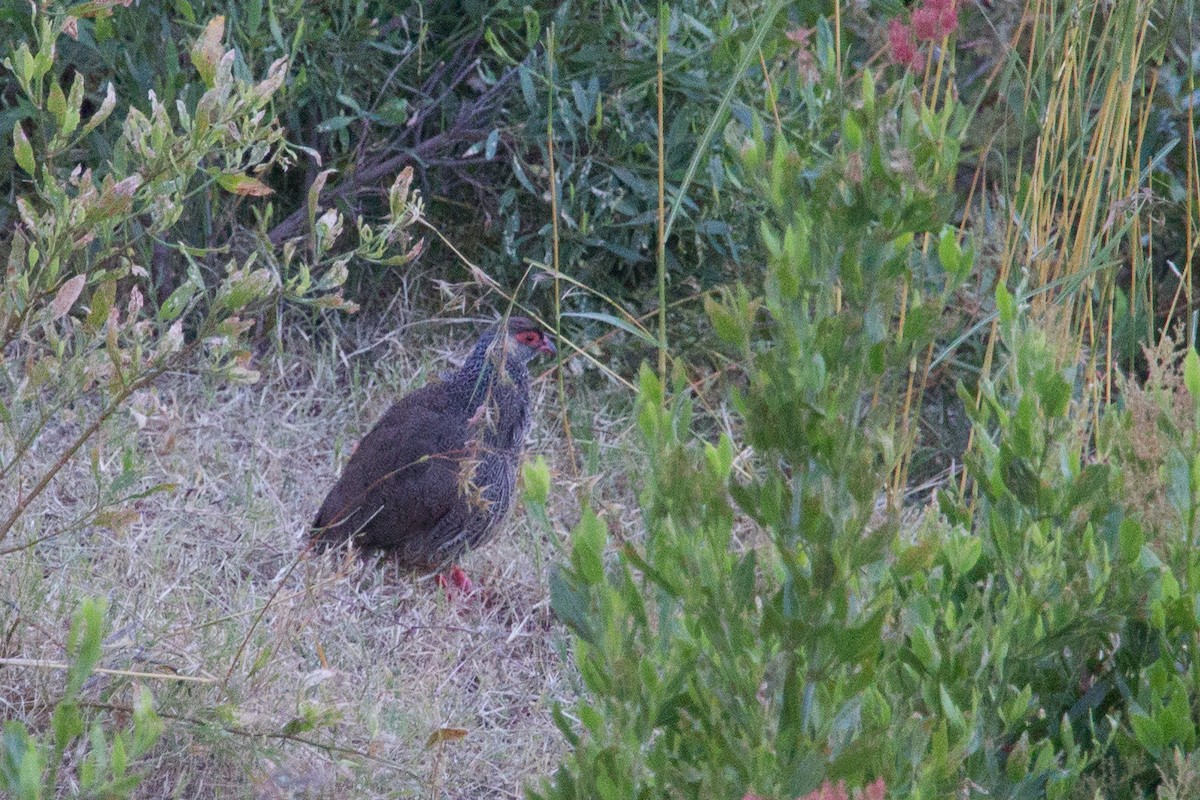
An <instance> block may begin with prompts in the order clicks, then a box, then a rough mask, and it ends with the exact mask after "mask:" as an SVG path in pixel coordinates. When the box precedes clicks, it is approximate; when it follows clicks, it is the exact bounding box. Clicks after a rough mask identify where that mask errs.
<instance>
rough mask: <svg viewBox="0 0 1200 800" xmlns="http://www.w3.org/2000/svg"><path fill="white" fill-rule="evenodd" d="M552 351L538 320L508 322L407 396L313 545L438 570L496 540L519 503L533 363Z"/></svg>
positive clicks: (342, 482)
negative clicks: (347, 547) (355, 548)
mask: <svg viewBox="0 0 1200 800" xmlns="http://www.w3.org/2000/svg"><path fill="white" fill-rule="evenodd" d="M502 331H503V335H501V332H502ZM554 352H555V349H554V343H553V340H552V338H551V337H550V336H549V335H547V334H546V333H545V332H544V331H542V330H541V329H540V328H539V327H538V326H537V325H535V324H534V323H533V322H532V321H531V320H529V319H526V318H525V317H511V318H510V319H509V320H508V322H507V326H505V325H504V323H503V322H501V323H500V324H499V325H496V326H493V327H492V328H490V329H489V330H488V331H486V332H485V333H484V334H483V335H482V336H481V337H480V338H479V341H478V342H477V343H476V345H475V348H474V349H473V350H472V351H471V354H470V356H469V357H468V358H467V360H466V362H465V363H464V364H463V365H462V367H460V368H459V369H458V370H457V371H455V372H453V373H451V374H449V375H447V376H445V378H444V379H443V380H441V381H437V382H434V383H431V384H428V385H426V386H423V387H421V388H420V389H417V390H416V391H414V392H412V393H410V394H408V395H405V396H404V397H403V398H401V399H400V401H399V402H398V403H396V404H395V405H394V406H392V407H391V408H390V409H388V411H387V413H386V414H384V415H383V418H382V419H380V420H379V422H378V423H377V424H376V425H375V427H374V428H372V429H371V432H370V433H368V434H367V435H366V436H365V437H363V440H362V441H361V442H360V443H359V445H358V448H357V449H356V450H355V451H354V455H352V456H351V457H350V461H349V462H347V463H346V466H345V468H344V469H343V470H342V476H341V478H339V479H338V482H337V483H336V484H335V485H334V487H333V488H332V489H331V490H330V491H329V495H328V496H327V497H326V498H325V502H324V503H322V504H321V510H320V511H319V512H317V518H316V521H315V522H314V523H313V536H314V538H315V539H316V544H317V545H318V546H319V547H324V546H328V545H332V544H338V543H341V542H345V541H346V540H347V539H349V538H351V537H352V538H353V539H354V541H355V543H356V544H357V545H359V546H360V547H364V548H373V549H382V550H387V551H390V552H391V553H393V554H394V556H395V558H396V560H397V561H398V562H399V563H401V564H402V565H404V566H408V567H412V568H414V569H439V568H441V567H444V566H446V565H447V564H450V563H452V562H454V561H455V560H457V559H458V558H459V557H460V556H461V555H462V554H463V553H464V552H465V551H466V550H468V549H474V548H477V547H479V546H481V545H483V544H485V543H486V542H487V541H488V540H490V539H491V538H492V536H494V535H495V533H496V530H497V528H498V527H499V523H500V522H501V520H502V519H503V518H504V515H505V514H506V513H507V512H508V509H509V507H510V506H511V505H512V495H513V487H514V485H515V483H516V476H517V467H518V464H519V461H520V456H521V450H522V448H523V447H524V444H525V435H526V433H527V432H528V430H529V371H528V368H527V366H526V365H527V364H528V363H529V361H530V359H532V358H533V357H534V356H536V355H537V354H538V353H548V354H553V353H554ZM501 365H503V366H501Z"/></svg>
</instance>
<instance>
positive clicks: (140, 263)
mask: <svg viewBox="0 0 1200 800" xmlns="http://www.w3.org/2000/svg"><path fill="white" fill-rule="evenodd" d="M35 23H36V28H37V31H38V35H37V39H36V41H35V42H34V45H33V46H32V47H30V45H29V44H28V43H24V42H23V43H20V44H19V45H17V46H15V47H14V48H13V50H12V52H11V53H10V54H9V57H8V58H6V60H5V64H6V66H7V67H8V68H9V69H10V70H11V71H12V72H13V73H14V75H15V77H16V80H17V81H18V83H19V84H20V85H21V87H22V90H23V91H24V92H25V95H26V99H27V102H28V103H29V105H30V106H31V107H33V108H34V109H36V110H37V115H36V117H35V118H34V120H33V124H29V123H28V122H21V123H19V124H17V125H16V126H14V128H13V146H12V153H13V157H14V161H15V162H16V164H17V165H18V166H19V167H20V168H21V170H22V171H23V173H24V175H25V176H26V177H25V180H27V181H28V183H27V184H24V188H25V189H26V190H27V191H25V192H23V193H22V194H21V195H19V196H18V198H17V201H16V206H17V209H18V211H19V221H18V223H17V224H16V225H15V226H13V228H12V230H11V233H10V234H9V237H8V240H7V241H6V242H5V243H4V244H5V247H6V250H7V259H6V260H7V264H8V269H7V271H6V273H5V277H4V284H3V292H2V294H0V349H3V351H4V353H5V356H6V357H5V360H4V366H3V367H2V368H0V386H2V387H3V389H2V391H0V398H2V399H0V456H2V460H0V477H3V478H5V479H6V480H8V481H11V483H9V484H8V487H9V488H10V491H8V492H6V497H7V499H8V502H7V503H6V504H5V507H4V513H3V515H2V516H0V541H2V540H3V539H5V538H6V537H8V536H9V535H10V534H11V533H12V532H13V531H14V529H15V526H16V525H17V523H18V522H19V521H20V520H22V519H23V518H25V517H26V512H27V511H28V510H29V509H30V508H31V507H32V506H33V504H34V503H35V502H36V501H37V500H38V498H39V496H40V495H41V494H42V493H43V492H44V491H45V490H46V488H47V487H48V486H49V485H50V484H51V482H52V481H53V480H54V478H55V476H56V475H57V474H58V473H59V472H60V471H61V470H62V469H63V468H64V467H65V466H66V465H67V464H68V463H69V462H70V461H71V460H72V459H74V458H75V457H77V456H78V455H80V454H81V452H83V451H84V449H85V447H86V446H87V445H88V444H89V442H90V441H91V440H92V438H93V437H95V436H96V435H97V434H98V433H99V432H100V431H101V430H102V429H103V428H104V427H105V425H106V423H107V422H108V421H109V420H111V419H112V418H113V416H114V415H115V414H117V413H118V412H119V411H121V410H122V409H123V408H124V407H126V406H127V405H128V403H129V401H130V399H131V398H132V397H133V396H134V395H135V394H136V393H137V392H139V391H141V390H143V389H145V388H146V387H148V386H150V385H152V384H153V383H154V382H155V381H156V380H157V379H159V378H160V377H161V376H162V375H163V374H164V373H166V372H167V371H169V370H173V369H179V368H182V367H190V366H192V365H194V364H197V363H207V364H208V365H209V366H210V367H211V368H212V369H213V370H215V374H217V375H220V376H222V377H224V378H226V379H229V380H234V381H247V380H253V379H254V378H255V373H254V372H253V370H252V369H251V368H250V366H249V353H248V351H247V350H246V349H245V346H244V344H243V338H244V336H245V334H246V332H247V330H248V329H249V328H250V326H251V323H252V320H251V319H247V317H246V315H247V314H248V313H252V312H253V311H254V310H255V309H259V308H262V307H263V305H264V304H265V303H266V302H268V301H272V300H277V299H279V298H284V299H288V300H291V301H297V302H306V303H313V304H317V305H321V306H325V307H343V306H345V305H346V304H345V303H344V302H343V301H342V300H341V296H340V293H339V291H338V287H339V286H340V285H341V283H342V282H343V281H344V280H345V278H346V274H347V270H348V268H347V264H348V262H349V260H350V258H351V257H352V256H357V257H359V258H365V259H370V260H376V261H390V262H391V263H402V262H403V260H404V259H405V258H406V257H407V256H406V255H405V254H404V251H405V248H406V246H407V244H408V238H407V234H406V233H405V232H404V229H405V228H406V227H407V226H408V225H410V224H411V223H412V221H413V213H414V209H415V208H416V207H415V206H410V204H409V200H408V181H409V180H410V179H411V174H406V175H403V176H401V177H400V178H398V179H397V181H396V183H395V185H394V186H393V189H392V192H391V195H390V203H391V211H392V212H393V214H392V217H391V219H390V220H389V221H387V223H386V224H385V225H383V226H381V227H378V228H372V227H371V226H369V225H366V224H361V223H360V224H359V226H358V234H359V235H358V244H357V248H356V249H355V250H354V251H352V252H338V251H337V250H336V249H335V243H336V241H337V239H338V238H339V236H340V234H341V233H342V229H343V221H342V219H341V216H340V215H339V214H338V213H337V212H336V211H333V210H330V211H327V212H325V213H323V214H321V215H320V217H319V218H318V217H317V211H318V208H317V206H316V204H315V202H314V203H312V204H311V205H310V206H309V216H310V221H311V225H312V228H311V231H312V233H311V236H310V237H309V238H308V240H307V241H305V240H304V239H297V240H293V241H289V242H288V243H286V244H285V245H284V247H283V248H282V252H281V253H279V254H277V255H276V254H274V253H272V252H268V251H265V250H261V249H260V250H255V251H253V252H250V253H248V254H246V253H243V254H242V255H241V256H240V257H239V256H235V257H233V258H230V259H228V260H227V261H226V262H225V263H224V265H223V266H218V264H217V257H218V256H219V255H220V252H219V251H217V250H206V249H200V248H191V247H187V246H185V245H182V244H177V245H174V246H175V247H176V248H177V249H178V251H179V252H180V254H181V256H182V257H183V258H185V259H186V261H187V263H188V269H187V273H186V277H185V279H184V280H183V281H182V282H181V283H180V284H179V285H178V286H176V287H175V288H174V290H173V291H171V292H170V294H169V295H167V296H165V297H161V298H160V297H159V296H158V294H157V292H156V291H155V286H154V285H153V278H152V276H151V274H150V271H149V269H148V266H149V262H150V258H151V249H150V248H149V247H148V246H147V242H148V241H153V240H155V239H157V238H158V237H160V236H164V235H165V234H166V231H168V230H169V229H170V228H171V226H172V225H173V224H174V223H175V222H176V221H177V220H178V219H179V217H180V215H181V214H182V213H183V211H184V207H185V205H186V203H187V202H188V198H189V197H191V196H193V195H195V194H196V193H198V192H229V193H232V194H233V195H236V196H239V197H255V196H259V195H263V194H266V193H269V190H268V189H267V188H266V186H265V185H264V184H263V183H262V182H261V181H260V180H259V178H258V177H256V176H257V175H261V174H262V173H263V172H265V171H266V170H269V169H271V168H272V167H274V166H277V165H286V164H287V163H289V161H290V159H291V158H292V157H293V150H292V148H291V147H290V146H289V145H288V144H287V142H286V141H285V139H284V138H283V133H282V130H281V128H280V127H279V126H278V124H276V123H275V122H274V121H272V120H271V118H270V117H268V116H267V115H266V114H265V108H266V106H267V104H268V103H269V101H270V99H271V96H272V94H273V93H274V92H275V91H276V90H277V89H278V88H279V86H280V85H281V83H282V81H283V77H284V74H285V65H284V64H283V62H278V63H276V64H275V65H274V66H273V67H272V69H271V70H270V72H269V74H268V76H267V78H266V79H264V80H263V81H260V82H258V83H252V82H250V81H244V80H241V79H238V78H235V77H233V74H232V67H233V63H234V53H233V51H225V50H224V49H223V48H222V47H221V44H220V42H221V37H222V26H223V22H222V20H221V19H220V18H216V19H214V20H213V21H212V22H210V23H209V25H208V26H207V27H206V29H205V31H204V33H203V34H202V36H201V38H200V39H199V40H197V42H196V44H195V46H194V47H193V48H192V51H191V58H192V61H193V63H194V64H195V65H196V68H197V71H198V73H199V75H200V77H201V80H202V81H203V83H204V85H205V86H206V87H208V88H207V90H206V91H205V93H204V94H203V95H201V96H200V97H198V98H197V100H196V103H195V104H194V105H193V106H191V107H189V106H187V105H186V104H182V103H181V104H179V105H178V106H177V107H176V109H175V112H174V115H172V113H171V112H169V111H168V109H167V108H166V107H165V106H164V105H163V104H162V103H161V102H159V101H158V100H157V99H156V98H155V97H154V96H153V94H152V95H151V97H150V113H149V114H148V115H147V114H144V113H142V112H141V111H139V110H138V109H136V108H130V109H129V111H128V113H127V115H126V116H125V119H124V123H123V125H122V128H121V130H122V133H121V137H120V139H119V140H118V141H117V142H116V143H115V146H114V148H113V151H112V156H111V159H110V160H109V161H108V163H107V164H106V165H105V170H104V172H103V173H101V172H100V171H99V170H93V169H91V168H88V169H85V168H84V167H83V166H82V165H81V164H78V162H76V161H75V160H74V156H75V155H76V152H77V147H78V144H79V142H81V141H84V140H86V139H87V138H88V137H89V136H90V135H92V133H93V132H94V131H95V130H96V129H97V127H98V126H99V125H100V123H101V122H103V121H104V119H105V118H107V117H108V116H109V115H110V114H111V113H112V112H113V110H114V108H115V103H114V102H113V101H112V93H111V90H110V91H109V93H108V95H107V97H108V100H106V102H105V103H104V104H103V105H101V106H100V108H99V109H97V110H96V112H95V114H93V115H92V116H91V117H90V118H87V119H83V113H82V104H83V97H84V93H85V92H84V79H83V78H82V76H80V75H79V74H78V73H76V75H75V78H74V80H73V82H72V83H71V87H72V88H71V89H70V90H69V91H68V92H64V91H63V90H62V89H61V85H60V84H61V81H60V78H61V76H59V75H58V74H56V73H55V71H54V70H55V65H56V61H55V52H56V43H57V41H58V39H59V37H60V35H61V34H62V32H63V31H64V30H74V29H76V28H77V27H78V25H80V24H81V23H80V20H78V19H77V18H75V17H71V16H68V15H64V14H61V13H60V14H57V15H55V16H50V15H41V14H39V16H38V17H37V19H36V21H35ZM163 244H167V242H163ZM397 251H399V252H400V254H399V255H397V254H396V253H397ZM63 416H69V417H71V418H74V419H76V420H77V421H78V427H77V428H76V429H75V431H74V432H73V433H71V435H70V436H68V437H66V439H65V443H61V444H58V445H56V446H58V447H61V450H60V451H59V452H60V453H61V456H60V458H58V459H57V461H54V462H53V463H52V464H50V466H48V467H45V468H43V469H41V470H40V471H38V472H36V473H34V474H29V472H27V471H24V470H22V465H23V464H24V463H26V459H27V457H28V455H29V454H30V452H31V450H32V449H33V448H34V447H35V445H36V444H37V443H38V442H39V439H41V438H42V437H44V436H45V434H46V433H47V431H49V430H51V429H55V428H56V427H57V426H58V425H61V423H62V422H63V420H62V417H63ZM136 463H137V459H136V458H135V457H134V453H132V452H126V453H125V454H124V456H123V457H122V458H121V460H120V465H121V466H120V469H119V471H118V474H117V475H115V476H112V477H105V475H104V473H106V472H109V470H107V469H95V470H94V474H95V479H96V481H97V492H96V497H97V500H96V502H95V504H94V505H93V506H92V507H91V508H89V509H88V510H87V511H86V513H85V515H84V516H83V517H82V518H80V519H77V520H73V521H70V522H68V523H66V524H64V525H63V526H62V528H61V529H59V530H57V531H55V532H54V535H58V534H61V533H64V532H66V531H69V530H78V529H79V528H80V527H82V526H84V525H87V524H89V523H94V522H97V521H102V522H107V523H109V524H111V523H113V522H114V521H115V520H117V519H119V515H117V516H115V517H114V516H113V512H114V510H115V509H117V508H119V507H120V506H121V505H122V504H123V503H125V502H127V501H129V500H131V499H133V498H134V497H136V496H138V495H139V494H140V493H141V492H144V491H146V489H145V488H144V487H138V486H137V485H136V484H137V482H138V477H137V469H136ZM156 488H165V487H156ZM152 490H153V489H152ZM35 527H36V526H35Z"/></svg>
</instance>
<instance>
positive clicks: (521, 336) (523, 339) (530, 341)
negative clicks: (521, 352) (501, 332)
mask: <svg viewBox="0 0 1200 800" xmlns="http://www.w3.org/2000/svg"><path fill="white" fill-rule="evenodd" d="M541 340H542V337H541V334H539V333H538V332H537V331H522V332H521V333H518V334H517V341H518V342H520V343H521V344H527V345H531V346H532V345H536V344H538V343H539V342H540V341H541Z"/></svg>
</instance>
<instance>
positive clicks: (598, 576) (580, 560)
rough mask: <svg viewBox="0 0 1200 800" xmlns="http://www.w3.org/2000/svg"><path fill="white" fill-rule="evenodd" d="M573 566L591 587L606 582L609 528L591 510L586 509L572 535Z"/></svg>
mask: <svg viewBox="0 0 1200 800" xmlns="http://www.w3.org/2000/svg"><path fill="white" fill-rule="evenodd" d="M571 538H572V539H573V545H574V546H573V547H572V548H571V565H572V566H573V567H575V571H576V573H578V575H579V577H580V578H581V579H582V580H583V581H584V583H586V584H587V585H589V586H594V585H595V584H597V583H599V582H600V581H602V580H604V544H605V542H606V541H607V539H608V526H606V525H605V524H604V522H603V520H601V519H600V518H599V517H597V516H596V514H595V513H594V512H593V511H592V510H591V509H590V508H584V510H583V518H582V519H580V520H579V524H578V525H576V526H575V531H574V533H573V534H572V537H571Z"/></svg>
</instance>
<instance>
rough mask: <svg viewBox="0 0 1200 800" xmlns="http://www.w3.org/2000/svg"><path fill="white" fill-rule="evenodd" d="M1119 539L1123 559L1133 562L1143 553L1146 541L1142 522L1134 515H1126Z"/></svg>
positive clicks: (1126, 561)
mask: <svg viewBox="0 0 1200 800" xmlns="http://www.w3.org/2000/svg"><path fill="white" fill-rule="evenodd" d="M1118 539H1119V541H1120V543H1121V560H1122V561H1123V562H1124V563H1126V564H1133V563H1134V562H1135V561H1137V560H1138V556H1140V555H1141V553H1142V545H1143V544H1145V543H1146V536H1145V534H1143V533H1142V526H1141V524H1140V523H1139V522H1138V521H1137V520H1136V519H1134V518H1133V517H1126V518H1125V519H1123V520H1122V521H1121V529H1120V532H1119V533H1118Z"/></svg>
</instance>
